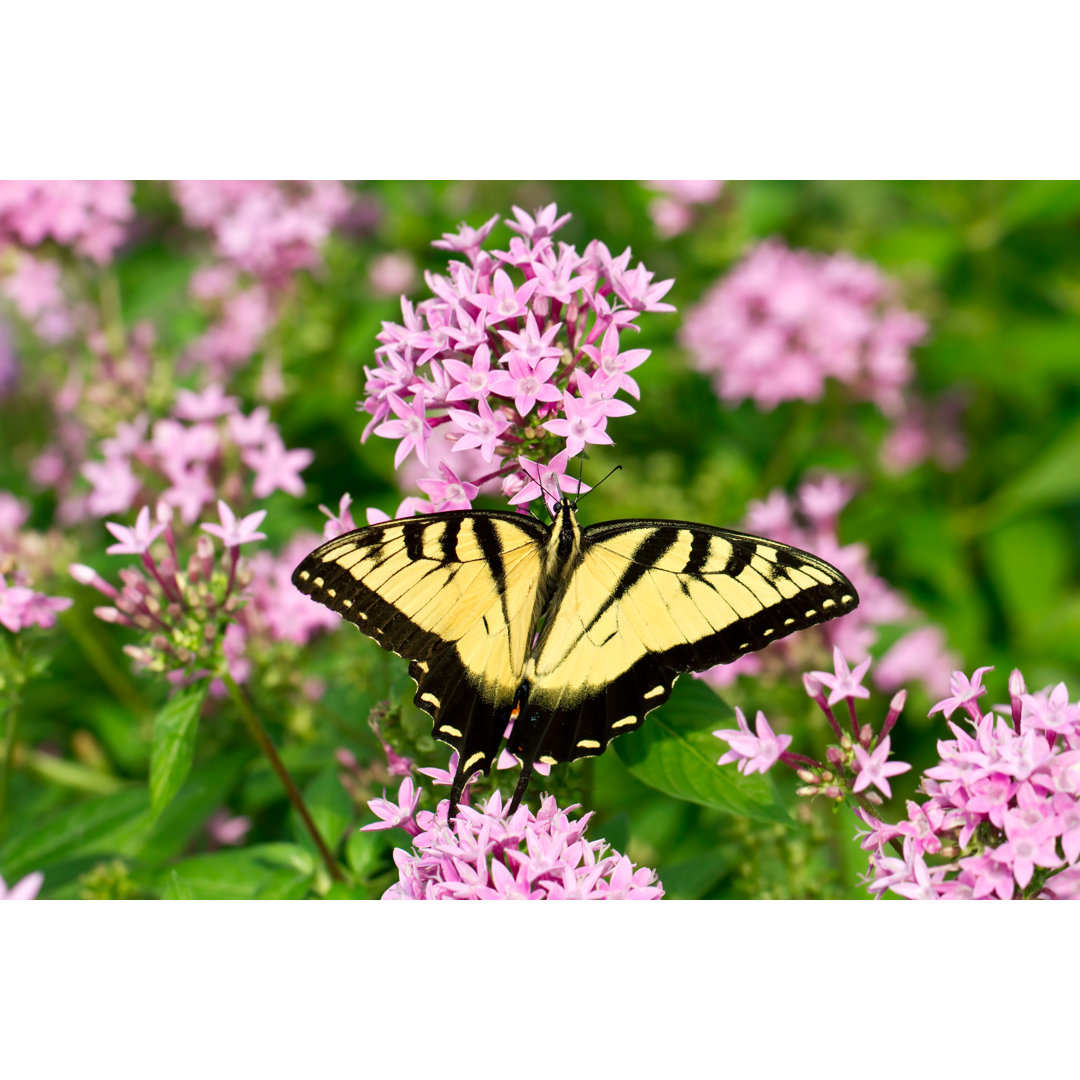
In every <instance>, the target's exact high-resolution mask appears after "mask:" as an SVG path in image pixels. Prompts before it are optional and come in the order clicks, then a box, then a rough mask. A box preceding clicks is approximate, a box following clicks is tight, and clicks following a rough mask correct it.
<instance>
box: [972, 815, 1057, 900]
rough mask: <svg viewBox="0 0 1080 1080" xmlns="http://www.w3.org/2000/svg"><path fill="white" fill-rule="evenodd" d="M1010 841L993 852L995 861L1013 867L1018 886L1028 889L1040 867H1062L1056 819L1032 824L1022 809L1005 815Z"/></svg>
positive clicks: (1006, 831) (1038, 820)
mask: <svg viewBox="0 0 1080 1080" xmlns="http://www.w3.org/2000/svg"><path fill="white" fill-rule="evenodd" d="M1005 836H1006V842H1005V843H1004V844H1001V845H999V846H998V847H996V848H994V850H993V851H991V853H990V854H991V855H992V856H993V858H994V859H995V860H996V861H997V862H1000V863H1004V864H1005V865H1006V866H1008V867H1010V868H1011V870H1012V873H1013V877H1014V878H1016V883H1017V885H1019V886H1020V888H1021V889H1023V888H1026V887H1027V885H1028V883H1029V882H1030V881H1031V876H1032V874H1034V872H1035V867H1036V866H1046V867H1054V866H1061V864H1062V863H1061V859H1060V858H1059V857H1058V855H1057V852H1056V851H1055V841H1056V838H1057V834H1056V832H1055V830H1054V822H1053V820H1052V819H1048V818H1039V819H1037V820H1036V821H1030V820H1029V819H1028V818H1027V816H1026V815H1024V814H1023V813H1021V812H1020V811H1019V810H1009V811H1007V812H1006V814H1005Z"/></svg>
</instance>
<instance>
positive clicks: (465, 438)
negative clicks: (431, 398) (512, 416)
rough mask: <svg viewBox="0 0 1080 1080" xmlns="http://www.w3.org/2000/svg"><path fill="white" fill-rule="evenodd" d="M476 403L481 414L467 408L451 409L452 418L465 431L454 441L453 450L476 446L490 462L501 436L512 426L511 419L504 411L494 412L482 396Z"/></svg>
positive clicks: (468, 448)
mask: <svg viewBox="0 0 1080 1080" xmlns="http://www.w3.org/2000/svg"><path fill="white" fill-rule="evenodd" d="M476 405H477V411H478V413H479V415H477V413H471V412H469V411H468V410H466V409H451V410H450V419H451V420H452V421H453V422H454V424H455V425H456V426H457V427H459V428H460V429H461V430H462V431H464V432H465V434H464V435H462V436H461V438H460V439H458V440H457V442H455V443H454V451H453V452H454V453H459V452H461V451H463V450H471V449H473V448H474V447H475V448H476V449H478V450H479V451H480V456H481V457H482V458H483V459H484V460H485V461H488V462H490V461H491V460H492V458H494V456H495V445H496V443H497V442H498V441H499V436H500V435H501V434H502V433H503V432H504V431H505V430H506V429H507V428H508V427H509V426H510V421H509V420H507V419H505V417H504V416H503V415H502V412H498V413H495V412H492V411H491V406H490V405H489V404H488V403H487V401H486V400H485V399H484V398H480V399H479V401H477V403H476Z"/></svg>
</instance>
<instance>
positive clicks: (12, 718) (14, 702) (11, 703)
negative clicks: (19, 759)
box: [0, 691, 19, 820]
mask: <svg viewBox="0 0 1080 1080" xmlns="http://www.w3.org/2000/svg"><path fill="white" fill-rule="evenodd" d="M18 713H19V699H18V696H17V695H16V694H15V692H14V691H12V694H11V697H10V699H9V700H8V710H7V730H6V731H5V732H4V767H3V769H2V770H0V820H2V819H3V817H4V804H5V803H6V802H7V793H8V784H9V783H10V782H11V766H12V759H13V758H14V757H15V730H16V727H17V726H18Z"/></svg>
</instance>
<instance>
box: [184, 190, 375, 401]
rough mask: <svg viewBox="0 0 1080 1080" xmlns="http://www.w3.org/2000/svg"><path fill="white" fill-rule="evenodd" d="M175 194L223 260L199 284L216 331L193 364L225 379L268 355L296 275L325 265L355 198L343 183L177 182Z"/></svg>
mask: <svg viewBox="0 0 1080 1080" xmlns="http://www.w3.org/2000/svg"><path fill="white" fill-rule="evenodd" d="M172 191H173V194H174V196H175V197H176V200H177V202H178V203H179V204H180V208H181V211H182V213H183V215H184V220H185V221H186V222H187V223H188V224H189V225H191V226H194V227H195V228H198V229H205V230H207V231H208V232H209V233H210V235H211V236H212V237H213V240H214V251H215V254H216V256H217V257H218V258H219V259H220V260H221V262H219V263H217V264H215V265H212V266H207V267H203V268H202V269H200V270H198V271H197V272H196V273H195V274H194V276H193V277H192V279H191V286H190V291H191V295H192V297H193V298H194V299H195V300H196V301H198V302H199V303H201V304H202V305H203V306H204V307H205V308H206V309H207V311H208V313H209V314H210V317H211V323H210V326H209V328H208V329H207V330H206V332H205V333H204V334H202V335H201V336H200V337H199V338H197V339H196V340H195V341H194V342H193V343H192V344H191V346H190V347H189V349H188V352H187V360H188V361H189V362H192V363H195V364H199V365H205V367H206V368H207V369H208V371H209V372H210V374H211V376H212V377H213V378H216V379H220V378H224V377H225V375H227V373H228V372H229V371H230V370H232V369H233V368H235V367H238V366H239V365H241V364H243V363H245V362H246V361H247V360H249V359H250V358H251V357H252V355H253V354H254V353H255V352H256V351H257V350H258V349H259V348H260V347H261V345H262V342H263V339H264V338H265V336H266V334H267V332H268V331H269V330H270V329H271V328H272V327H273V326H274V324H275V323H276V322H277V319H278V316H279V313H280V308H281V301H282V294H283V293H284V291H285V290H286V288H287V287H288V285H289V284H290V282H291V281H292V279H293V277H294V276H295V274H296V273H297V272H298V271H300V270H311V269H314V268H316V267H318V266H320V265H321V264H322V246H323V243H324V242H325V241H326V238H327V237H328V236H329V235H330V232H331V231H332V229H333V228H334V227H335V226H336V225H338V224H339V223H340V222H341V221H342V219H343V218H344V217H345V215H346V214H347V213H348V211H349V210H350V207H351V206H352V204H353V200H352V196H351V195H350V193H349V191H348V189H347V188H346V187H345V186H344V185H343V184H342V183H340V181H337V180H326V181H310V182H309V181H303V182H285V181H273V180H177V181H175V182H174V183H173V185H172ZM242 275H246V276H247V280H243V279H242ZM264 389H265V388H264ZM264 396H267V397H271V396H274V395H272V394H264Z"/></svg>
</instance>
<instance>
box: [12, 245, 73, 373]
mask: <svg viewBox="0 0 1080 1080" xmlns="http://www.w3.org/2000/svg"><path fill="white" fill-rule="evenodd" d="M0 293H3V294H4V295H5V296H6V297H7V298H8V299H9V300H10V301H11V302H12V303H13V304H14V305H15V310H16V311H17V312H18V313H19V315H20V316H21V317H22V319H24V320H25V321H26V322H27V323H28V324H29V325H30V326H31V327H32V328H33V330H34V333H35V334H37V336H38V337H40V338H41V339H42V340H43V341H46V342H48V343H49V344H52V345H55V344H56V343H57V342H60V341H63V340H64V339H65V338H68V337H71V335H72V334H73V333H74V332H75V330H76V329H77V327H78V325H79V324H80V322H84V323H85V322H87V321H88V319H86V318H85V317H83V318H80V315H82V316H85V312H80V311H79V310H78V309H77V308H75V307H73V306H72V304H71V303H70V302H69V300H68V298H67V296H65V294H64V290H63V287H62V275H61V270H60V264H59V263H58V262H56V261H55V260H54V259H39V258H36V257H35V256H33V255H30V254H29V253H27V252H25V251H20V252H17V253H15V255H14V256H13V257H12V258H10V259H9V260H8V269H7V273H6V275H4V276H0ZM0 366H2V361H0Z"/></svg>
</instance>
